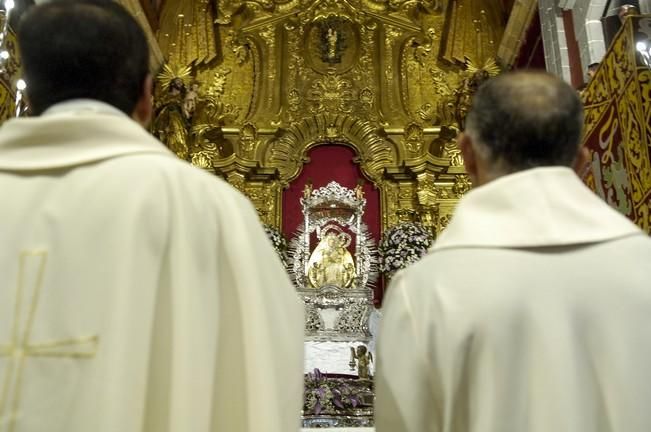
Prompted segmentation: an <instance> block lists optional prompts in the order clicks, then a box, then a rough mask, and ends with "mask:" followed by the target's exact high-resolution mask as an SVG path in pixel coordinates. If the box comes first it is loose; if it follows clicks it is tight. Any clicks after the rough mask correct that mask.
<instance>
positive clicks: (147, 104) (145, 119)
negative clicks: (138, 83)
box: [131, 74, 154, 128]
mask: <svg viewBox="0 0 651 432" xmlns="http://www.w3.org/2000/svg"><path fill="white" fill-rule="evenodd" d="M153 88H154V80H153V78H152V76H151V74H148V75H147V77H146V78H145V81H144V82H143V84H142V91H141V93H140V97H139V98H138V102H136V106H135V108H134V109H133V113H132V114H131V118H133V119H134V120H135V121H137V122H138V123H140V124H141V125H142V126H143V127H145V128H146V127H148V126H149V123H150V122H151V119H152V116H153V113H154V106H153V102H152V101H153V96H152V95H153Z"/></svg>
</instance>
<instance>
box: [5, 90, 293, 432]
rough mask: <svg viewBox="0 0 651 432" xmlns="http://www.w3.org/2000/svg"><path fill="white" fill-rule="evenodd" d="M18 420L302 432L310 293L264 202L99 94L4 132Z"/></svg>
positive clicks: (8, 431)
mask: <svg viewBox="0 0 651 432" xmlns="http://www.w3.org/2000/svg"><path fill="white" fill-rule="evenodd" d="M0 191H1V193H2V195H1V196H2V205H0V239H1V243H0V275H1V276H2V279H1V280H0V432H41V431H48V432H90V431H93V432H140V431H143V432H190V431H191V432H208V431H229V432H231V431H232V432H246V431H256V432H258V431H265V432H287V431H298V430H299V426H300V409H301V404H302V382H303V367H302V363H303V315H302V306H301V304H300V302H299V300H298V299H297V296H296V294H295V291H294V289H293V287H292V285H291V283H290V281H289V279H288V277H287V275H286V273H285V271H284V269H283V267H282V265H281V263H280V261H279V260H278V258H277V256H276V254H275V252H274V250H273V248H272V247H271V245H270V243H269V241H268V240H267V238H266V236H265V234H264V231H263V229H262V228H261V226H260V223H259V220H258V217H257V215H256V213H255V211H254V209H253V208H252V206H251V205H250V203H249V202H248V201H247V200H246V199H245V198H244V197H243V196H242V195H241V194H240V193H239V192H237V191H235V190H234V189H233V188H231V187H230V186H229V185H228V184H226V183H225V182H223V181H221V180H219V179H217V178H215V177H214V176H211V175H209V174H207V173H204V172H202V171H201V170H198V169H195V168H194V167H192V166H190V165H189V164H187V163H185V162H183V161H180V160H178V159H177V158H176V157H175V156H174V155H173V154H171V153H170V152H169V151H168V150H167V149H166V148H165V147H164V146H163V145H162V144H160V143H159V142H158V141H156V140H155V139H154V138H152V137H151V136H150V135H149V134H148V133H147V132H146V131H145V130H144V129H142V128H141V127H140V126H139V125H137V124H136V123H135V122H133V121H132V120H131V119H129V118H128V117H126V116H124V115H122V114H120V113H119V112H116V111H115V110H114V109H112V108H111V107H109V106H107V105H103V104H101V103H97V102H92V101H77V102H71V103H67V104H62V105H60V106H57V107H55V108H54V109H52V110H51V111H50V112H47V113H46V114H45V115H43V116H41V117H37V118H25V119H16V120H11V121H8V122H7V123H5V124H4V125H3V126H2V128H0Z"/></svg>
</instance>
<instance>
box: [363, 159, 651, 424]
mask: <svg viewBox="0 0 651 432" xmlns="http://www.w3.org/2000/svg"><path fill="white" fill-rule="evenodd" d="M388 291H389V292H388V297H387V299H386V300H385V305H384V313H383V318H382V322H381V328H380V332H379V341H378V345H377V355H378V362H377V373H376V394H377V403H376V407H375V413H376V429H377V431H378V432H405V431H408V432H649V431H651V409H650V407H651V368H650V367H649V361H650V360H651V240H650V239H649V238H648V237H647V235H646V234H645V233H643V232H642V231H641V230H639V229H638V228H637V227H636V226H635V225H633V224H632V223H631V222H630V221H629V220H628V219H626V218H625V217H624V216H622V215H620V214H619V213H617V212H616V211H615V210H613V209H611V208H610V207H608V206H607V205H606V204H605V203H604V202H602V201H601V200H600V199H599V198H598V197H597V196H596V195H595V194H594V193H592V192H591V191H590V190H589V189H588V188H587V187H585V185H583V184H582V183H581V181H580V180H579V179H578V178H577V177H576V176H575V175H574V173H573V172H572V171H570V170H569V169H566V168H554V167H551V168H538V169H533V170H528V171H524V172H521V173H517V174H513V175H509V176H506V177H503V178H500V179H498V180H495V181H493V182H491V183H488V184H486V185H485V186H482V187H479V188H477V189H475V190H473V191H471V192H469V193H468V194H467V195H466V196H465V197H464V198H463V199H462V200H461V201H460V203H459V206H458V208H457V210H456V212H455V214H454V217H453V219H452V221H451V222H450V225H449V226H448V227H447V228H446V229H445V230H444V231H443V233H442V234H441V236H440V237H439V239H438V240H437V241H436V243H435V245H434V246H433V248H432V250H431V251H430V252H429V254H428V255H427V256H426V257H425V258H424V259H423V260H422V261H420V262H419V263H417V264H416V265H414V266H413V267H411V268H408V269H406V270H405V271H404V272H402V273H401V274H399V275H398V276H397V277H396V278H395V280H394V281H393V283H392V284H391V286H390V287H389V288H388Z"/></svg>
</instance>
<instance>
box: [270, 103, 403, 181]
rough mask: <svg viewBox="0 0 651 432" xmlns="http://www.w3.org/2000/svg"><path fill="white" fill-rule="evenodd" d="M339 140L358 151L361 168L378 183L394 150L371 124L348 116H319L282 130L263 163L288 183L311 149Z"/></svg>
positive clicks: (393, 155) (393, 156)
mask: <svg viewBox="0 0 651 432" xmlns="http://www.w3.org/2000/svg"><path fill="white" fill-rule="evenodd" d="M339 140H341V143H346V144H349V145H351V146H353V147H354V148H355V149H356V150H357V152H358V154H359V156H360V166H361V168H362V170H363V171H364V172H365V174H366V175H367V176H368V177H369V178H371V179H378V180H379V179H380V178H381V176H382V171H383V169H384V167H386V166H389V165H390V164H391V163H392V161H394V160H395V158H396V156H397V150H396V148H395V147H393V146H392V145H391V144H390V143H389V142H388V141H386V140H385V139H383V138H382V137H381V136H380V135H379V134H378V133H377V129H376V128H375V127H374V126H373V125H372V124H371V123H369V122H367V121H363V120H359V119H357V118H355V117H351V116H344V115H337V116H333V115H328V114H319V115H315V116H312V117H307V118H304V119H303V120H302V121H300V122H296V123H294V124H292V125H291V126H290V127H289V128H287V129H285V130H283V131H281V132H280V136H278V137H277V138H275V139H273V140H271V142H270V143H269V146H268V148H267V154H266V157H265V160H266V162H267V163H269V165H270V166H273V167H277V168H278V170H279V171H280V174H281V177H282V178H284V179H287V180H291V179H292V178H294V177H296V176H297V175H298V173H299V172H300V169H301V167H302V161H303V155H304V154H305V152H306V151H307V150H308V149H309V148H310V147H312V146H314V145H317V144H320V143H328V142H330V143H332V142H338V141H339Z"/></svg>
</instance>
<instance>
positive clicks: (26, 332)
mask: <svg viewBox="0 0 651 432" xmlns="http://www.w3.org/2000/svg"><path fill="white" fill-rule="evenodd" d="M30 264H31V266H30ZM46 264H47V251H45V250H32V251H26V252H22V253H21V254H20V260H19V272H18V283H17V287H16V301H15V303H14V315H13V324H12V328H11V341H10V342H9V344H8V345H0V358H2V357H7V360H6V365H5V368H4V369H5V372H4V374H3V375H4V376H2V381H0V432H1V431H7V432H14V430H15V429H16V419H17V418H18V415H19V414H20V412H19V411H20V395H21V385H22V380H23V374H24V370H25V362H26V360H27V358H28V357H54V358H90V357H93V356H94V355H95V353H96V351H97V343H98V337H97V336H90V337H84V338H69V339H61V340H53V341H46V342H38V343H34V342H31V341H30V335H31V332H32V327H33V325H34V319H35V317H36V309H37V307H38V302H39V297H40V295H41V288H42V286H43V277H44V275H45V266H46ZM28 267H29V268H31V269H34V270H35V272H33V273H32V274H31V276H33V277H34V279H33V281H31V282H32V283H31V284H29V286H30V288H31V290H30V291H27V288H26V286H27V285H28V283H27V282H28V281H27V280H26V279H27V277H28V276H29V275H28V274H27V271H26V269H27V268H28ZM23 317H25V318H24V319H23Z"/></svg>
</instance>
